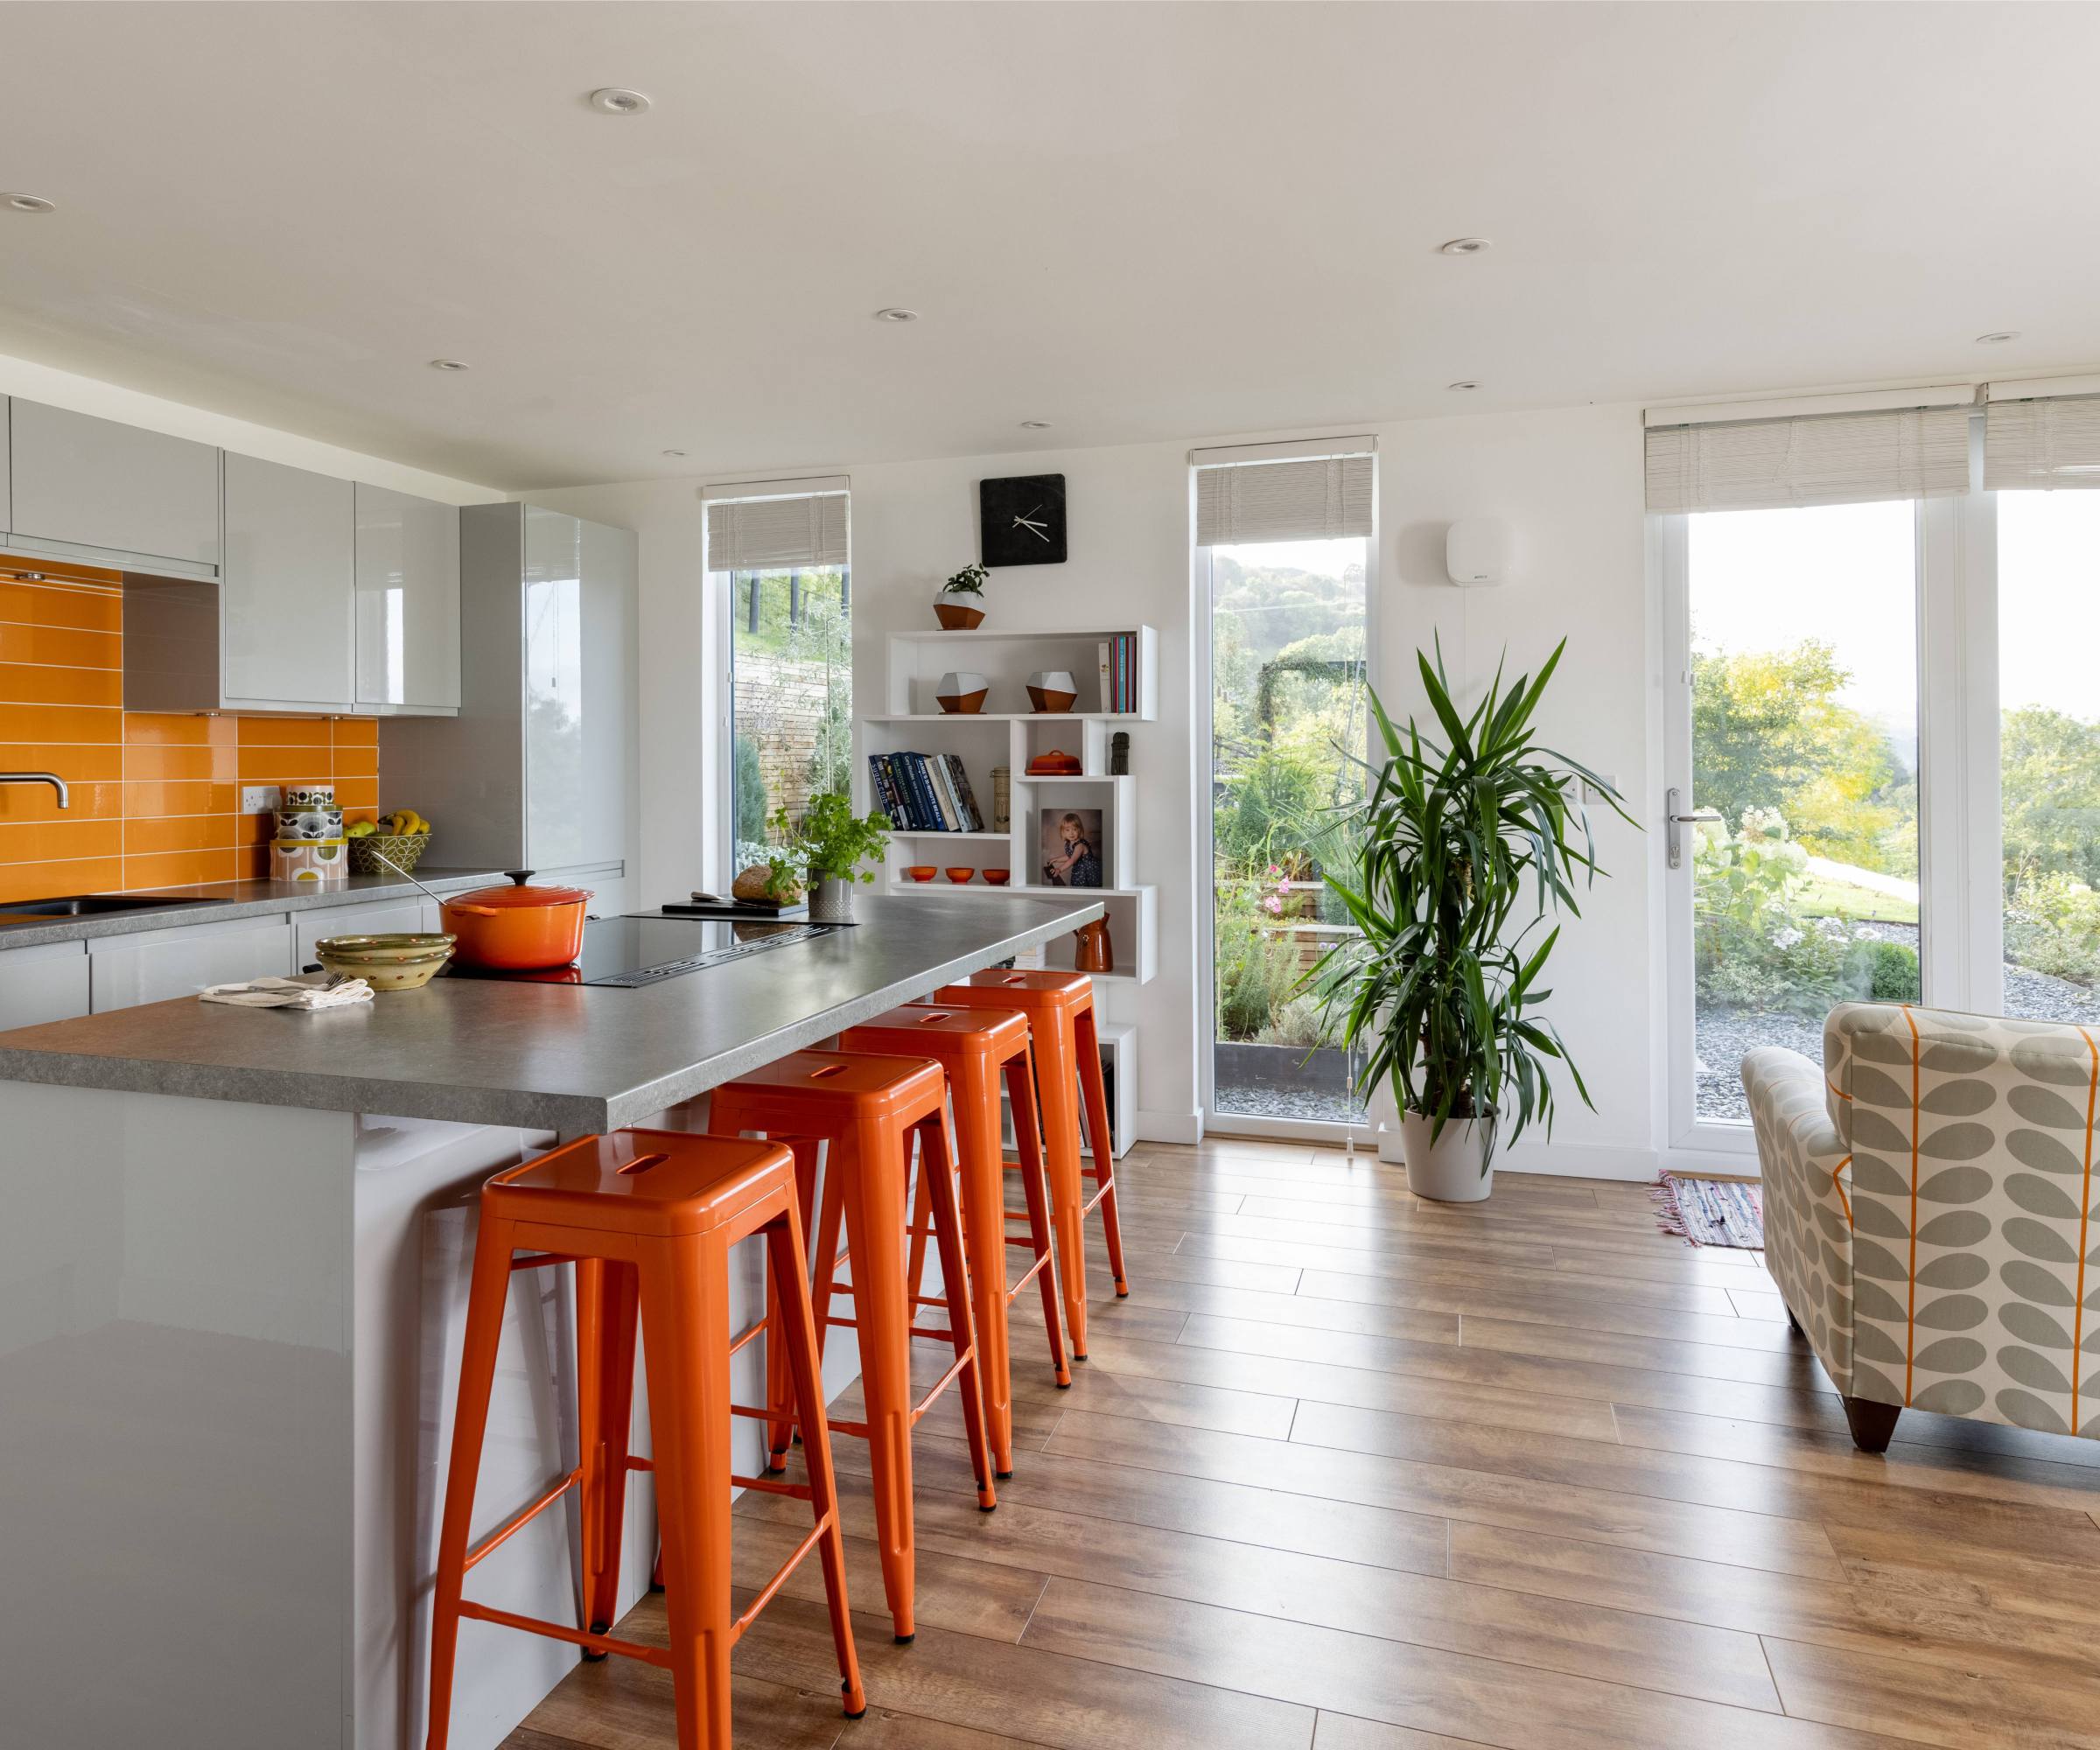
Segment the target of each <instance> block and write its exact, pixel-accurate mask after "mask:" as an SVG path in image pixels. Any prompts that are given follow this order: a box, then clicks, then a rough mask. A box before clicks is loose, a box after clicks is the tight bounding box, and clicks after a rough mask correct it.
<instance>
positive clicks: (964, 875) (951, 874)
mask: <svg viewBox="0 0 2100 1750" xmlns="http://www.w3.org/2000/svg"><path fill="white" fill-rule="evenodd" d="M945 873H946V875H947V876H948V879H949V880H951V881H953V882H954V883H955V884H956V886H958V887H960V886H962V885H963V883H964V882H965V881H967V880H969V879H970V877H971V876H972V875H975V874H976V873H977V871H976V870H974V869H949V870H947V871H945Z"/></svg>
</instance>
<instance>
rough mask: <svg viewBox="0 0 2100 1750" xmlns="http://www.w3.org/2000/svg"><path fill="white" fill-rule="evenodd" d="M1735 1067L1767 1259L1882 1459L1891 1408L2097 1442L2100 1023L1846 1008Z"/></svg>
mask: <svg viewBox="0 0 2100 1750" xmlns="http://www.w3.org/2000/svg"><path fill="white" fill-rule="evenodd" d="M1823 1040H1824V1043H1823V1055H1824V1061H1823V1063H1822V1065H1821V1066H1820V1067H1818V1066H1817V1065H1815V1064H1812V1063H1810V1061H1808V1059H1806V1058H1804V1057H1803V1056H1802V1055H1801V1054H1799V1053H1797V1052H1792V1051H1785V1050H1782V1049H1780V1048H1778V1047H1769V1046H1767V1047H1759V1048H1758V1049H1757V1050H1754V1051H1752V1052H1749V1053H1747V1054H1745V1056H1744V1058H1743V1065H1742V1075H1743V1089H1744V1091H1745V1093H1746V1094H1747V1096H1749V1102H1750V1115H1751V1120H1752V1123H1753V1124H1754V1126H1755V1129H1756V1132H1757V1152H1758V1160H1759V1167H1760V1172H1761V1177H1762V1180H1763V1185H1764V1209H1765V1261H1766V1264H1767V1267H1768V1269H1769V1271H1771V1274H1772V1277H1773V1279H1774V1280H1775V1282H1776V1283H1777V1284H1778V1285H1779V1292H1780V1293H1781V1295H1782V1298H1783V1299H1785V1301H1786V1304H1787V1309H1788V1312H1789V1314H1790V1315H1791V1317H1792V1319H1793V1321H1794V1324H1795V1326H1796V1328H1797V1329H1799V1330H1800V1331H1801V1332H1802V1333H1803V1334H1804V1335H1805V1336H1806V1337H1807V1338H1808V1341H1809V1342H1810V1345H1811V1346H1812V1347H1813V1348H1814V1349H1815V1351H1816V1355H1817V1359H1818V1360H1819V1361H1821V1362H1822V1363H1823V1365H1824V1369H1826V1370H1827V1371H1828V1372H1829V1374H1830V1376H1831V1379H1832V1380H1833V1381H1834V1382H1835V1383H1836V1384H1837V1387H1838V1391H1839V1392H1840V1393H1841V1394H1842V1395H1843V1397H1844V1400H1845V1417H1846V1419H1847V1421H1848V1422H1849V1423H1850V1424H1851V1425H1852V1439H1853V1441H1854V1442H1855V1444H1857V1445H1858V1446H1859V1447H1860V1448H1861V1449H1862V1450H1863V1451H1866V1452H1870V1453H1879V1452H1883V1451H1886V1450H1887V1446H1888V1442H1889V1439H1890V1437H1891V1436H1892V1435H1893V1434H1894V1431H1895V1425H1896V1418H1898V1417H1899V1416H1900V1415H1901V1413H1902V1412H1903V1411H1904V1410H1905V1409H1907V1408H1915V1409H1919V1410H1929V1411H1936V1412H1938V1413H1940V1414H1943V1415H1949V1416H1966V1417H1971V1418H1975V1419H1978V1420H1980V1421H1986V1422H2003V1423H2009V1424H2011V1425H2014V1426H2017V1427H2021V1428H2036V1429H2041V1430H2043V1431H2045V1432H2050V1433H2056V1434H2062V1433H2075V1434H2082V1435H2084V1436H2085V1437H2087V1438H2088V1439H2093V1438H2100V1221H2096V1220H2095V1219H2093V1218H2094V1216H2095V1215H2096V1211H2095V1208H2094V1198H2093V1191H2094V1166H2095V1147H2094V1144H2095V1129H2094V1126H2095V1119H2096V1116H2100V1029H2096V1030H2090V1031H2089V1030H2088V1029H2085V1028H2082V1027H2075V1026H2059V1025H2056V1024H2054V1023H2051V1022H2041V1021H2015V1020H2005V1019H1998V1018H1997V1017H1995V1016H1985V1015H1964V1014H1956V1013H1952V1012H1949V1011H1946V1010H1942V1009H1925V1008H1919V1007H1916V1006H1915V1005H1896V1004H1879V1003H1843V1004H1840V1005H1838V1007H1837V1008H1835V1009H1833V1010H1831V1014H1830V1018H1829V1019H1828V1020H1826V1021H1825V1022H1824V1035H1823Z"/></svg>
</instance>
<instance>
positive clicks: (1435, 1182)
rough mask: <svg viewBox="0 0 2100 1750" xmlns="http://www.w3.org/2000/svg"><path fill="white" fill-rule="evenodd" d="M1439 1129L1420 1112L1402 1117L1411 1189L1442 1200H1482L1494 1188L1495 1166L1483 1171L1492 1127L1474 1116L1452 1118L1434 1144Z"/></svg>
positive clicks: (1408, 1183) (1404, 1150)
mask: <svg viewBox="0 0 2100 1750" xmlns="http://www.w3.org/2000/svg"><path fill="white" fill-rule="evenodd" d="M1434 1128H1435V1126H1434V1124H1432V1121H1431V1120H1430V1119H1428V1118H1425V1117H1423V1116H1422V1114H1421V1113H1419V1112H1405V1113H1403V1114H1402V1115H1401V1118H1400V1142H1401V1149H1402V1152H1403V1153H1404V1154H1405V1156H1406V1158H1407V1188H1408V1189H1409V1190H1410V1191H1411V1192H1413V1193H1414V1194H1415V1195H1416V1196H1418V1197H1428V1198H1432V1199H1433V1200H1435V1201H1437V1202H1439V1203H1478V1202H1480V1201H1482V1200H1483V1199H1484V1198H1486V1197H1487V1195H1488V1193H1489V1192H1491V1191H1493V1190H1494V1189H1495V1169H1494V1168H1493V1167H1492V1166H1490V1167H1488V1169H1487V1170H1486V1171H1485V1172H1483V1171H1481V1157H1482V1156H1483V1155H1484V1154H1485V1153H1486V1152H1487V1146H1488V1131H1487V1128H1486V1127H1485V1126H1484V1125H1481V1124H1478V1123H1476V1122H1474V1120H1472V1119H1469V1118H1468V1119H1460V1118H1453V1119H1450V1120H1449V1121H1447V1122H1446V1124H1445V1126H1444V1134H1443V1135H1441V1136H1440V1137H1439V1138H1437V1139H1436V1141H1435V1142H1434V1143H1432V1142H1431V1141H1430V1139H1429V1138H1430V1132H1431V1131H1432V1130H1433V1129H1434Z"/></svg>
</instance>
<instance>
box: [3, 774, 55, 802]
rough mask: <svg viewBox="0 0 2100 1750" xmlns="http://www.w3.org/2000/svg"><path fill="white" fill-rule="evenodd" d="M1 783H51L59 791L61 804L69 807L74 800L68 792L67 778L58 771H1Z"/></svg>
mask: <svg viewBox="0 0 2100 1750" xmlns="http://www.w3.org/2000/svg"><path fill="white" fill-rule="evenodd" d="M0 784H49V785H50V786H51V788H52V789H54V790H56V791H57V792H58V793H59V807H60V808H62V809H69V808H71V807H72V806H73V802H72V799H71V798H70V797H68V796H67V795H66V781H65V780H64V779H63V778H61V777H59V774H57V773H56V772H0Z"/></svg>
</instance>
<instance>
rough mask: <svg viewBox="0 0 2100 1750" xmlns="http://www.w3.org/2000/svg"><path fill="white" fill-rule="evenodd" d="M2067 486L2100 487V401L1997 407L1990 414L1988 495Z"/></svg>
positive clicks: (2054, 399) (2082, 398)
mask: <svg viewBox="0 0 2100 1750" xmlns="http://www.w3.org/2000/svg"><path fill="white" fill-rule="evenodd" d="M1992 392H1993V393H1994V394H1995V393H1996V390H1995V388H1994V389H1993V391H1992ZM2061 486H2084V487H2086V488H2088V489H2091V488H2094V487H2100V395H2048V396H2042V397H2038V398H2036V399H2034V400H2033V401H1993V402H1991V405H1990V406H1989V407H1988V408H1987V409H1985V412H1984V490H1985V492H2006V491H2010V490H2013V489H2016V488H2019V487H2027V488H2030V489H2031V488H2034V487H2040V488H2042V489H2043V490H2045V491H2047V490H2052V489H2054V488H2057V487H2061Z"/></svg>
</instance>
